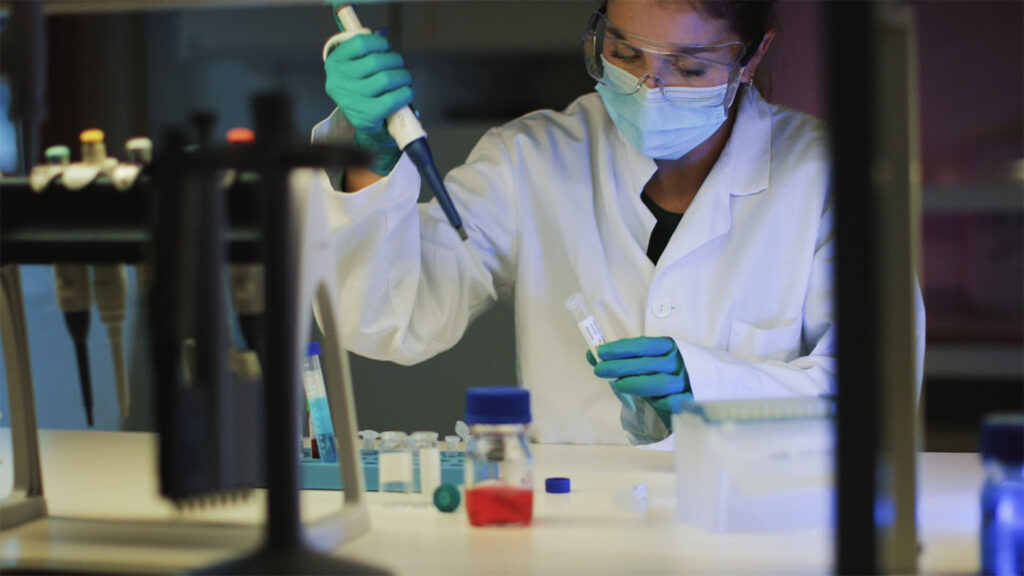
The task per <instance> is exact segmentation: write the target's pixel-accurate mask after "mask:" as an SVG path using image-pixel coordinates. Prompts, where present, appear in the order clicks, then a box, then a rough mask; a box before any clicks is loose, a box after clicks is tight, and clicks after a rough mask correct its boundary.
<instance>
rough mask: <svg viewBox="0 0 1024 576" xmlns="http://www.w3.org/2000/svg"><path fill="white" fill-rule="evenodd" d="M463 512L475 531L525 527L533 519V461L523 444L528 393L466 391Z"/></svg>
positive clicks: (516, 390)
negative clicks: (464, 511) (464, 500)
mask: <svg viewBox="0 0 1024 576" xmlns="http://www.w3.org/2000/svg"><path fill="white" fill-rule="evenodd" d="M466 422H467V423H468V424H469V433H470V437H469V443H468V444H467V446H466V466H465V470H466V512H467V513H468V515H469V522H470V524H472V525H474V526H509V525H513V526H515V525H518V526H528V525H529V524H530V521H531V520H532V519H533V457H532V456H531V455H530V448H529V444H528V442H527V436H526V427H527V425H528V424H529V423H530V392H529V391H528V390H525V389H522V388H514V387H487V388H470V389H469V390H467V391H466Z"/></svg>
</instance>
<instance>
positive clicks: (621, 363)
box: [587, 336, 693, 430]
mask: <svg viewBox="0 0 1024 576" xmlns="http://www.w3.org/2000/svg"><path fill="white" fill-rule="evenodd" d="M597 354H598V356H600V361H598V359H596V358H594V355H593V354H591V353H590V352H589V351H588V352H587V361H588V362H590V365H591V366H593V367H594V374H595V375H596V376H598V377H599V378H607V379H611V380H612V383H611V384H612V387H613V388H615V390H616V391H617V392H620V393H623V394H633V395H636V396H642V397H644V399H645V400H647V401H648V402H649V403H650V404H651V406H652V407H654V409H655V410H657V412H658V416H659V417H660V418H661V420H662V421H663V422H664V423H665V427H666V428H668V429H670V430H671V415H672V413H673V412H677V411H678V410H679V407H680V406H681V405H682V404H685V403H688V402H693V394H692V393H690V382H689V378H688V376H687V373H686V364H685V363H684V362H683V356H682V355H681V354H680V353H679V347H678V346H676V342H675V340H673V339H672V338H666V337H659V338H651V337H649V336H641V337H639V338H623V339H621V340H615V341H613V342H608V343H606V344H602V345H601V346H600V347H598V349H597Z"/></svg>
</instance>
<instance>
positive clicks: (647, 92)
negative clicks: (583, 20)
mask: <svg viewBox="0 0 1024 576" xmlns="http://www.w3.org/2000/svg"><path fill="white" fill-rule="evenodd" d="M602 60H604V58H602ZM604 77H605V82H604V83H600V84H598V85H597V91H598V93H599V94H601V100H603V101H604V107H605V108H606V109H607V110H608V115H609V116H611V118H612V122H614V123H615V126H616V128H618V129H619V132H620V133H621V134H622V137H623V138H625V139H626V141H627V142H629V143H630V144H632V145H633V147H634V148H636V149H637V150H639V151H640V152H641V153H642V154H643V155H644V156H648V157H650V158H656V159H658V160H676V159H678V158H682V157H683V156H685V155H686V154H687V153H689V152H690V151H691V150H693V149H694V148H696V147H697V146H698V145H700V144H701V143H702V142H704V141H705V140H707V139H708V138H709V137H710V136H711V135H712V134H714V133H715V131H716V130H718V128H719V127H721V125H722V123H723V122H725V118H726V115H725V107H724V106H723V105H722V102H723V101H724V99H725V94H726V90H727V88H728V86H727V85H725V84H722V85H721V86H714V87H711V88H683V87H668V88H664V92H662V89H661V88H646V87H641V88H640V89H639V90H637V91H636V92H634V93H632V94H630V93H629V92H630V91H631V90H633V88H634V87H635V86H636V85H637V84H638V83H639V82H640V79H639V78H637V77H636V76H633V75H632V74H630V73H629V72H626V71H625V70H623V69H621V68H618V67H616V66H614V65H612V64H609V63H608V61H607V60H605V61H604ZM666 93H667V94H669V96H670V97H671V98H672V101H671V102H670V101H669V100H668V99H666V97H665V94H666Z"/></svg>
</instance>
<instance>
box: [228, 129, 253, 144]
mask: <svg viewBox="0 0 1024 576" xmlns="http://www.w3.org/2000/svg"><path fill="white" fill-rule="evenodd" d="M254 140H256V134H255V133H253V131H252V130H250V129H248V128H232V129H231V130H228V144H252V142H253V141H254Z"/></svg>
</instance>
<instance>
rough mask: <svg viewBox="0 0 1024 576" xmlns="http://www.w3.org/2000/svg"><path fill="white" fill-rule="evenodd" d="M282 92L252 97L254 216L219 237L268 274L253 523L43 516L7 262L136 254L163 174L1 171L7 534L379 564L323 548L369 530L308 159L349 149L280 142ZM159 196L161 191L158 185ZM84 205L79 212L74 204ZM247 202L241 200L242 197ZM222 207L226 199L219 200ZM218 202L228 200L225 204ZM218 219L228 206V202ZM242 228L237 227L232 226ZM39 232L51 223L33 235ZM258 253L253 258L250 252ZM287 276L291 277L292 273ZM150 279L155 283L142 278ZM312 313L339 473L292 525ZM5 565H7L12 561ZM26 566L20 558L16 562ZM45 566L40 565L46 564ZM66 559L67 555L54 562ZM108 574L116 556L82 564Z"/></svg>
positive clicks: (285, 121)
mask: <svg viewBox="0 0 1024 576" xmlns="http://www.w3.org/2000/svg"><path fill="white" fill-rule="evenodd" d="M288 106H289V102H288V99H287V98H286V97H284V96H281V95H268V96H264V97H257V98H256V106H255V116H256V118H255V123H256V126H257V128H258V130H257V134H262V135H263V142H262V144H261V143H260V142H259V141H258V142H257V148H259V149H258V150H257V151H256V152H255V154H256V157H255V159H252V158H248V159H246V158H243V163H244V164H245V165H244V166H240V167H241V168H243V169H251V170H254V171H257V172H259V173H260V183H259V184H258V186H259V190H258V191H257V192H258V193H259V194H260V195H261V196H262V198H263V202H262V204H263V210H262V213H263V215H264V217H263V219H262V221H261V222H258V223H257V222H253V223H252V224H254V225H255V228H250V229H248V230H250V231H251V232H252V233H249V232H243V233H242V234H237V233H233V234H230V235H229V234H227V233H226V232H227V229H228V228H229V225H228V224H227V223H223V224H224V228H223V229H222V230H221V231H220V232H219V233H222V234H223V236H221V237H222V238H227V239H228V243H229V244H230V250H228V251H227V255H228V256H229V257H230V259H231V260H232V261H239V262H253V261H257V260H258V259H262V260H263V262H264V265H265V266H266V270H267V276H268V282H267V287H266V290H267V304H268V306H267V315H266V316H267V318H266V322H267V349H268V358H267V365H266V366H265V367H264V390H265V394H266V397H265V416H266V424H267V430H266V439H267V442H266V447H265V448H266V460H265V462H266V466H265V469H266V478H265V479H266V486H267V497H266V500H267V513H266V522H265V524H264V525H263V526H259V525H247V524H221V523H214V524H210V523H202V522H191V521H180V520H175V521H168V522H152V521H143V520H140V521H131V520H124V521H110V520H98V521H97V520H92V519H88V518H60V519H57V518H53V517H50V516H49V515H48V511H47V506H46V501H45V500H44V498H43V488H42V474H41V466H40V463H41V459H40V451H39V445H38V439H37V425H36V421H35V406H34V399H33V395H32V380H31V371H30V363H29V359H30V356H29V349H28V334H27V325H26V320H25V310H24V300H23V297H22V293H21V282H20V274H19V271H18V268H17V266H18V265H19V264H46V263H53V262H65V261H68V262H81V261H85V262H110V263H121V262H126V263H137V262H141V261H143V260H144V259H145V257H146V249H147V246H149V245H150V243H151V242H152V231H151V230H150V229H149V225H148V221H149V213H150V212H149V209H150V208H151V206H150V203H151V199H152V198H153V197H154V196H153V195H154V194H161V190H160V189H161V185H162V184H163V183H162V182H156V181H153V180H152V179H150V178H144V179H142V180H140V182H139V183H137V184H136V186H134V187H133V188H132V189H130V190H127V191H123V192H122V191H115V190H114V188H113V186H112V184H111V183H110V182H109V181H107V180H103V179H99V180H97V182H95V183H94V184H93V185H91V187H90V189H89V190H88V191H86V192H80V193H76V194H71V193H68V192H66V191H62V189H61V187H60V186H59V184H55V185H54V186H55V188H54V189H51V190H47V191H45V192H43V193H41V194H39V193H35V192H34V191H32V190H31V188H30V186H29V184H28V181H27V179H24V178H21V179H18V178H9V179H5V180H4V182H3V194H2V196H0V198H2V200H3V210H0V214H2V215H3V218H2V220H3V226H2V227H0V237H2V238H3V247H4V249H3V252H2V253H3V259H2V263H3V267H2V269H0V272H2V299H0V328H2V338H3V348H4V354H5V357H4V358H5V364H6V370H7V375H8V390H9V393H10V419H11V427H12V432H11V435H12V442H13V448H14V450H13V462H12V463H11V465H12V466H13V468H14V472H15V481H14V491H13V493H12V496H11V498H10V499H8V500H4V502H3V507H2V509H0V512H2V514H0V530H3V531H7V530H10V529H12V528H14V527H16V526H18V525H24V524H27V523H29V522H32V521H36V522H52V521H55V520H56V521H59V522H61V523H62V524H61V525H62V526H63V528H62V530H63V532H62V533H63V534H64V536H65V537H70V538H72V539H74V538H76V535H81V536H82V537H83V538H89V537H95V535H96V534H98V533H104V534H107V535H108V537H111V538H118V539H123V538H125V537H126V535H130V537H131V540H132V541H134V542H160V544H161V546H168V547H181V548H183V549H185V550H187V549H189V547H194V546H204V545H206V546H208V545H209V543H210V542H211V541H214V540H215V541H217V542H219V543H221V544H222V545H225V546H230V547H231V549H233V550H239V551H244V550H250V551H252V552H250V553H249V554H247V555H245V556H243V557H241V558H239V559H236V560H233V561H230V562H228V563H224V564H219V565H214V566H209V567H207V568H205V570H206V571H209V572H210V573H216V574H232V573H235V574H251V573H275V574H314V573H331V574H349V573H358V574H380V573H384V572H382V571H381V570H380V569H378V568H376V567H373V566H368V565H365V564H361V563H358V562H352V561H346V560H344V559H342V558H338V557H333V556H328V555H326V554H325V552H327V551H330V550H333V549H335V548H337V546H338V545H340V544H341V543H342V542H344V541H346V540H349V539H351V538H353V537H355V536H357V535H359V534H361V533H362V532H364V531H366V530H367V529H368V527H369V521H368V512H367V508H366V502H365V490H364V479H363V476H362V468H361V466H360V465H359V451H358V445H357V440H356V430H357V425H356V414H355V404H354V399H353V393H352V384H351V377H350V373H349V365H348V357H347V355H346V354H345V352H344V350H343V349H342V348H341V342H340V336H339V326H340V322H339V320H338V309H337V301H338V300H337V298H338V293H337V285H336V283H337V280H336V275H335V274H334V273H332V270H333V269H334V265H335V264H336V263H334V262H332V261H331V259H330V252H332V251H331V250H330V246H331V245H332V239H331V234H330V222H331V221H333V219H332V218H331V217H330V214H331V205H330V202H329V197H328V196H329V194H330V192H331V189H330V187H329V184H328V183H327V181H326V178H325V177H324V176H323V174H322V170H320V169H318V168H317V169H314V168H295V167H296V166H322V165H324V164H325V163H332V162H333V163H334V164H338V163H352V162H356V161H359V160H358V159H359V158H360V156H359V155H358V154H353V153H351V152H350V151H345V150H340V149H333V148H328V147H317V146H301V147H299V146H291V147H289V145H288V144H285V143H286V142H288V141H289V140H290V138H289V133H290V131H291V124H290V110H288V109H287V107H288ZM231 158H232V157H230V156H225V155H223V154H219V153H216V152H214V153H211V154H210V155H209V156H208V157H204V158H200V159H199V161H200V162H206V163H207V164H206V165H210V163H214V164H216V165H218V166H219V165H221V163H223V162H224V161H225V160H228V161H229V162H230V161H231ZM162 193H164V194H166V191H163V192H162ZM86 201H87V202H89V203H91V205H92V206H91V208H90V209H88V210H87V209H84V208H83V206H82V205H81V203H82V202H86ZM249 208H251V205H250V206H249ZM232 210H233V208H232ZM229 212H231V211H229ZM229 220H231V221H232V223H231V224H230V228H231V230H234V226H235V222H234V220H235V215H234V213H233V212H231V218H229ZM240 225H241V226H242V227H243V228H245V226H249V224H245V223H242V224H240ZM38 230H44V231H51V230H52V231H56V232H57V233H55V234H47V233H43V234H39V233H34V232H36V231H38ZM257 254H262V257H258V256H256V255H257ZM296 279H299V281H298V282H296ZM154 289H155V290H159V289H160V287H159V286H154ZM313 302H315V303H316V307H317V309H318V310H319V311H320V312H321V314H320V323H321V324H322V328H323V332H324V334H325V336H326V338H325V341H324V346H323V349H324V354H323V360H324V362H325V365H326V368H327V370H326V372H327V376H328V377H329V380H328V382H327V396H328V403H329V405H330V408H331V412H332V414H333V415H334V429H335V437H336V438H337V441H338V448H339V450H338V452H339V463H340V464H341V466H340V475H341V479H342V481H343V482H344V485H345V487H346V489H345V491H344V494H343V496H340V497H341V498H342V507H341V509H340V510H339V511H338V512H335V513H333V514H330V515H328V516H326V517H324V518H321V519H318V520H316V521H310V522H308V523H303V522H302V519H301V517H300V508H299V457H300V455H299V450H298V442H297V435H296V431H297V429H298V427H297V419H298V406H299V390H300V388H299V377H300V373H299V369H298V368H299V365H298V359H299V357H300V352H301V349H302V348H303V346H304V344H305V336H306V335H307V334H308V333H309V328H310V325H309V322H310V319H309V318H310V314H309V311H310V305H311V303H313ZM15 568H16V567H15ZM26 568H29V569H31V568H30V567H27V566H26ZM50 568H51V569H52V568H53V567H52V566H51V567H50ZM63 568H67V569H69V570H70V569H72V568H73V567H72V566H63ZM93 568H94V569H97V570H105V571H108V572H116V571H121V570H131V566H128V565H110V566H103V567H98V566H93Z"/></svg>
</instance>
